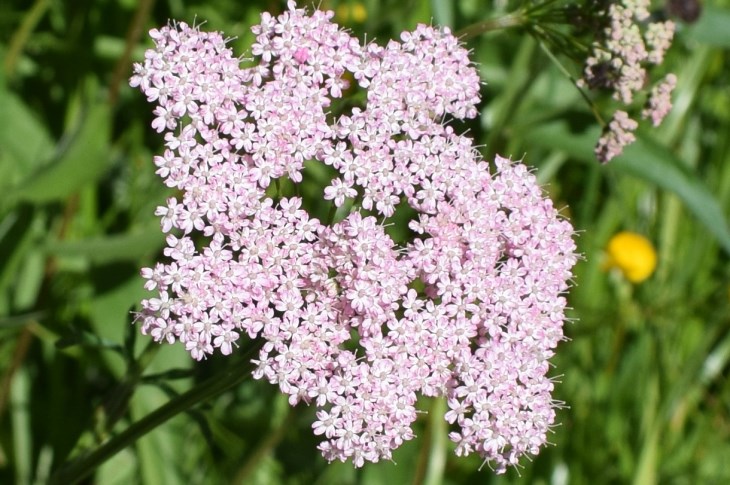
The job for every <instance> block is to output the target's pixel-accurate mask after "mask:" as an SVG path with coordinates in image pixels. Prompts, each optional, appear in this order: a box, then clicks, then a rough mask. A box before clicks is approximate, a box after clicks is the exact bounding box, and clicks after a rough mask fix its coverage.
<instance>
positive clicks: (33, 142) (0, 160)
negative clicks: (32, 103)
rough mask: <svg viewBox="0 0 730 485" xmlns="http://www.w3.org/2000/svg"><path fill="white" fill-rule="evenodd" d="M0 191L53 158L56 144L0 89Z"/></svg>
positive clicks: (26, 110) (17, 101) (16, 100)
mask: <svg viewBox="0 0 730 485" xmlns="http://www.w3.org/2000/svg"><path fill="white" fill-rule="evenodd" d="M0 113H2V114H3V119H4V120H5V122H3V123H0V187H7V186H10V185H12V184H14V183H19V182H20V181H22V180H23V178H25V177H26V176H28V175H30V174H31V173H32V172H33V171H34V170H37V169H38V168H39V167H41V166H42V165H43V164H45V163H46V162H47V161H48V159H49V158H50V157H51V155H52V154H53V147H54V145H55V142H54V140H53V138H52V137H51V135H50V134H49V133H48V131H47V130H46V127H45V126H44V125H43V123H41V122H40V121H39V120H38V119H37V118H36V116H35V114H34V113H33V112H32V110H31V109H30V108H29V107H28V106H26V105H25V104H24V103H23V101H21V100H20V98H18V97H17V96H16V95H15V94H13V93H12V92H10V91H7V90H5V89H3V88H2V86H1V85H0Z"/></svg>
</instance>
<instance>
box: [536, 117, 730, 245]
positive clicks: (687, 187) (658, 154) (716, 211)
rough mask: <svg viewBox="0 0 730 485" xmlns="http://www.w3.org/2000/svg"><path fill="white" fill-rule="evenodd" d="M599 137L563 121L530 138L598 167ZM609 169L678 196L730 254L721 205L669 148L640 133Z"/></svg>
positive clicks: (729, 243)
mask: <svg viewBox="0 0 730 485" xmlns="http://www.w3.org/2000/svg"><path fill="white" fill-rule="evenodd" d="M599 136H600V133H599V131H598V129H590V130H586V131H585V132H583V133H572V132H571V131H570V129H569V127H568V124H567V123H566V122H562V121H561V122H554V123H549V124H546V125H543V126H541V127H539V128H537V129H535V130H533V131H532V132H531V133H530V134H529V135H528V138H529V139H530V140H531V141H533V142H535V143H537V144H539V145H542V146H544V147H548V148H553V149H557V150H561V151H564V152H566V153H568V154H570V155H571V156H573V157H575V158H577V159H580V160H583V161H586V162H588V163H598V162H597V161H596V160H595V157H594V155H593V144H594V143H595V141H596V140H598V137H599ZM606 169H607V170H616V171H619V172H623V173H626V174H629V175H633V176H635V177H638V178H640V179H642V180H645V181H646V182H649V183H652V184H655V185H656V186H658V187H660V188H662V189H665V190H668V191H670V192H672V193H674V194H676V195H677V196H678V197H679V198H680V199H681V200H682V201H683V202H684V204H685V206H686V207H687V209H688V210H689V211H690V212H691V213H692V214H693V215H694V216H695V218H696V219H697V220H698V221H699V222H701V223H702V224H704V226H705V227H706V228H707V230H708V232H709V233H710V234H712V235H713V236H715V238H717V240H718V242H719V243H720V245H721V246H722V247H723V249H725V251H726V252H727V253H728V254H730V228H729V227H728V223H727V220H726V219H725V215H724V213H723V211H722V208H721V207H720V204H719V203H718V201H717V199H716V198H715V197H714V195H713V194H712V193H711V192H710V191H709V189H708V188H707V187H706V186H705V185H704V184H703V183H702V181H701V180H700V179H699V178H698V177H697V175H696V174H695V173H693V172H691V171H689V170H687V168H686V167H685V166H684V165H683V164H682V162H681V161H680V160H679V159H678V158H677V157H676V156H675V155H674V154H672V153H671V152H670V151H669V150H667V148H665V147H663V146H661V145H659V144H657V143H655V142H653V141H652V140H651V139H650V138H648V137H646V136H643V135H642V134H641V133H640V132H639V133H637V140H636V142H635V143H633V144H632V145H629V146H628V147H627V148H626V149H625V150H624V154H623V155H621V156H620V157H617V158H615V159H614V160H612V161H611V162H610V163H609V164H607V165H606Z"/></svg>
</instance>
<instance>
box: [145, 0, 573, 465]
mask: <svg viewBox="0 0 730 485" xmlns="http://www.w3.org/2000/svg"><path fill="white" fill-rule="evenodd" d="M331 17H332V13H331V12H321V11H315V12H313V13H311V14H308V13H307V12H305V11H304V10H301V9H297V8H296V6H295V5H294V3H293V2H291V3H290V4H289V8H288V10H287V11H285V12H284V13H283V14H282V15H280V16H279V17H278V18H274V17H272V16H270V15H269V14H266V13H265V14H263V15H262V16H261V23H260V25H257V26H255V27H254V28H253V32H254V33H255V34H256V43H255V44H254V45H253V47H252V53H253V55H254V56H256V58H255V63H252V66H251V67H247V68H242V67H241V66H240V62H239V59H237V58H235V57H233V55H232V53H231V51H230V49H229V48H228V47H227V45H226V41H225V39H224V38H223V37H222V36H221V35H220V34H219V33H206V32H201V31H200V30H199V29H198V28H196V27H190V26H188V25H187V24H184V23H177V24H173V25H171V26H167V27H164V28H162V29H160V30H153V31H152V32H151V36H152V38H153V39H154V41H155V45H156V47H155V48H154V49H150V50H149V51H147V53H146V56H145V61H144V63H143V64H138V65H136V66H135V75H134V77H133V78H132V80H131V84H132V85H133V86H138V87H139V88H140V89H141V90H142V91H143V92H144V93H145V94H146V95H147V98H148V100H149V101H151V102H155V103H157V105H158V106H157V108H156V109H155V111H154V113H155V116H156V118H155V120H154V121H153V127H154V128H155V129H156V130H157V131H159V132H165V141H166V150H165V152H164V154H163V155H161V156H157V157H155V164H156V165H157V167H158V171H157V173H158V174H159V175H160V176H161V177H162V178H163V179H164V181H165V183H166V184H167V185H168V186H170V187H174V188H176V189H179V191H180V194H181V195H180V199H178V198H170V199H169V200H168V202H167V205H166V206H164V207H160V208H159V209H158V210H157V214H158V215H159V216H160V218H161V224H162V229H163V231H165V232H170V234H169V235H168V238H167V243H168V245H167V248H166V249H165V251H164V254H165V256H166V257H167V258H168V260H167V261H166V262H164V263H162V262H161V263H158V264H157V265H156V266H155V267H153V268H147V269H144V270H143V271H142V275H143V277H144V278H145V279H146V284H145V287H146V288H147V289H148V290H149V291H152V292H154V295H153V296H152V297H150V298H148V299H146V300H144V301H143V302H142V308H143V310H142V312H141V313H140V315H139V321H140V322H141V325H142V331H143V332H144V333H145V334H150V335H151V336H152V337H153V338H154V339H155V340H157V341H167V342H170V343H173V342H176V341H179V342H182V343H183V344H184V345H185V347H186V349H187V350H188V351H190V353H191V355H192V357H193V358H195V359H198V360H200V359H203V358H205V356H206V355H208V354H211V353H212V352H214V351H215V349H219V351H220V352H222V353H223V354H230V353H231V352H232V351H233V350H234V347H235V346H237V342H238V340H239V338H240V336H241V334H243V333H245V334H247V335H248V336H249V337H250V338H252V339H257V338H258V339H263V342H264V343H263V347H262V349H261V352H260V355H259V356H258V358H257V359H256V363H257V365H258V367H257V370H256V371H255V373H254V376H255V377H257V378H266V379H267V380H269V381H270V382H272V383H274V384H277V385H278V386H279V387H280V389H281V390H282V392H284V393H286V394H288V395H289V401H290V403H292V404H296V403H298V402H301V401H304V402H306V403H310V404H314V405H316V406H317V408H318V411H317V421H316V422H315V423H314V424H313V431H314V433H315V434H316V435H321V436H322V437H323V440H324V441H323V442H322V443H321V444H320V449H321V451H322V453H323V455H324V456H325V458H327V459H328V460H330V461H331V460H335V459H338V460H343V461H344V460H352V462H353V463H354V464H355V465H356V466H362V465H363V464H364V462H365V461H372V462H375V461H378V460H381V459H391V457H392V451H393V450H394V449H396V448H397V447H398V446H400V445H401V444H402V443H403V442H404V441H407V440H410V439H412V438H413V437H414V434H413V430H412V428H411V425H412V424H413V422H414V420H415V419H416V413H417V411H416V400H417V396H418V394H419V393H420V394H422V395H425V396H445V397H446V399H447V401H448V406H449V411H448V413H447V414H446V416H445V419H446V420H447V421H448V422H449V423H452V424H453V425H454V431H453V432H452V433H451V435H450V436H451V439H452V440H453V441H455V442H456V443H457V448H456V451H457V454H459V455H466V454H469V453H472V452H476V453H478V454H479V455H481V456H482V457H483V458H484V460H485V461H489V462H490V463H491V464H493V466H494V467H495V468H496V470H497V471H498V472H503V471H504V470H505V468H506V467H507V466H510V465H515V464H517V462H518V459H519V458H520V457H521V456H522V455H524V454H535V453H537V452H538V450H539V448H540V447H541V446H542V445H543V444H544V443H545V442H546V433H547V432H548V431H549V428H550V426H551V425H552V423H553V422H554V418H555V412H554V407H555V404H554V402H553V401H552V398H551V391H552V388H553V383H552V381H551V380H550V378H549V377H548V376H547V372H548V359H549V358H550V357H551V356H552V355H553V352H554V349H555V347H556V345H557V344H558V342H559V341H560V340H561V339H562V337H563V334H562V325H563V320H564V315H563V311H564V308H565V303H566V302H565V299H564V298H563V297H562V294H563V293H564V292H565V291H566V289H567V287H568V286H567V281H568V279H569V278H570V276H571V268H572V266H573V264H574V263H575V259H576V256H575V254H574V251H575V246H574V243H573V241H572V234H573V229H572V227H571V225H570V224H569V223H568V222H567V221H565V220H563V219H561V218H560V217H559V215H558V213H557V211H556V210H555V209H554V208H553V206H552V204H551V202H550V200H549V199H547V198H545V197H544V195H543V194H542V191H541V189H540V188H539V186H538V185H537V182H536V180H535V177H534V176H533V175H532V174H531V173H530V172H529V171H528V170H527V169H526V168H525V166H523V165H521V164H518V163H513V162H511V161H509V160H507V159H503V158H500V157H497V159H496V160H495V166H496V171H495V172H494V173H490V170H489V165H488V164H487V163H486V162H484V161H483V160H481V159H480V157H479V154H478V152H477V151H476V150H475V149H474V147H473V145H472V141H471V140H470V139H469V138H467V137H464V136H461V135H458V134H456V133H455V132H454V130H453V129H452V128H451V127H449V126H447V125H444V123H443V121H444V120H445V119H448V118H466V117H474V116H475V115H476V108H475V105H476V103H477V102H478V94H479V84H480V81H479V77H478V75H477V73H476V70H475V69H474V68H473V67H472V65H471V64H470V62H469V59H468V55H467V52H466V50H465V49H463V48H462V47H461V46H460V45H459V44H458V41H457V39H456V38H455V37H454V36H453V35H451V33H450V32H449V31H448V30H447V29H443V30H438V29H435V28H432V27H428V26H423V25H421V26H419V27H417V28H416V29H415V31H413V32H404V33H403V34H402V35H401V40H400V42H396V41H391V42H389V43H388V44H387V45H386V46H384V47H381V46H378V45H375V44H367V45H361V44H360V43H359V42H358V40H357V39H355V38H353V37H351V36H350V35H349V34H348V33H346V32H344V31H342V30H340V29H339V28H338V27H337V26H336V25H335V24H333V23H332V22H331ZM348 79H354V82H356V83H357V84H358V85H359V87H360V89H363V90H367V104H366V106H364V107H362V108H354V109H352V111H351V112H350V113H348V114H343V115H340V116H333V115H332V114H331V113H329V112H328V111H329V109H330V106H331V103H332V100H333V99H336V98H339V97H341V96H342V95H343V92H344V91H346V90H347V89H348V87H349V83H348ZM305 161H319V162H320V163H323V164H326V165H327V166H329V167H331V168H332V169H333V173H336V174H337V175H336V176H335V177H334V178H333V180H332V182H331V183H330V184H329V185H328V186H327V187H324V190H323V194H321V196H322V198H323V199H327V200H331V201H332V202H331V203H332V204H334V205H335V206H337V207H341V206H342V205H343V204H345V203H346V201H347V200H348V199H354V204H355V207H356V210H354V211H353V212H351V213H350V214H349V215H347V216H346V217H345V218H344V219H343V220H341V221H340V222H336V223H333V224H329V225H328V224H325V223H323V222H322V221H320V220H317V219H316V218H313V217H312V216H310V215H309V214H308V213H307V212H306V211H305V210H304V209H303V207H304V205H303V200H302V198H300V197H294V196H291V197H286V196H284V195H282V194H281V193H279V192H278V191H274V190H273V189H274V188H275V187H277V183H278V181H281V180H282V179H288V180H289V181H290V182H293V183H295V184H299V183H300V182H302V180H303V164H304V162H305ZM275 181H276V182H277V183H275ZM287 183H289V182H287ZM275 192H276V193H275ZM351 202H352V201H351ZM320 203H326V202H320ZM401 207H410V209H409V210H411V211H413V212H415V213H416V214H417V215H416V217H414V218H413V219H412V220H411V222H410V224H409V227H410V230H411V231H412V233H413V238H412V240H411V241H410V242H407V243H404V244H401V245H398V244H396V243H395V242H394V241H393V240H392V238H391V237H390V236H389V235H388V233H387V232H386V230H385V226H384V224H383V222H385V221H388V220H390V217H391V216H392V215H393V214H394V213H395V212H396V211H398V210H399V209H400V208H401Z"/></svg>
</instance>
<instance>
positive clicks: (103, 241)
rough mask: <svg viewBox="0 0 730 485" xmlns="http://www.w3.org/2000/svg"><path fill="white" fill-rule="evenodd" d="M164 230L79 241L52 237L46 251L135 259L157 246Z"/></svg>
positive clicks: (100, 259) (94, 259)
mask: <svg viewBox="0 0 730 485" xmlns="http://www.w3.org/2000/svg"><path fill="white" fill-rule="evenodd" d="M164 241H165V234H163V233H162V231H160V230H159V229H156V230H149V231H145V232H142V233H136V234H121V235H114V236H107V237H99V238H93V239H84V240H81V241H55V242H50V243H48V244H47V245H46V248H45V249H46V251H47V252H48V253H49V254H51V255H53V256H56V257H70V258H79V257H80V258H84V260H86V261H88V262H90V263H95V264H105V263H112V262H117V261H137V260H139V259H140V258H142V257H144V256H147V255H149V254H151V253H154V252H156V251H158V250H159V248H160V247H162V245H163V244H164Z"/></svg>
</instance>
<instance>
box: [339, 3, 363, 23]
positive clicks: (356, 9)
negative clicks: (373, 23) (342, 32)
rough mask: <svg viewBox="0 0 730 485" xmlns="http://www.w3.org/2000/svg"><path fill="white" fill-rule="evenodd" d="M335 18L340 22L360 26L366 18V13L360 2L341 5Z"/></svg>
mask: <svg viewBox="0 0 730 485" xmlns="http://www.w3.org/2000/svg"><path fill="white" fill-rule="evenodd" d="M337 18H338V20H340V21H341V22H350V21H352V22H355V23H358V24H361V23H363V22H365V20H366V19H367V18H368V13H367V10H365V6H364V5H363V4H362V3H360V2H354V3H353V2H348V3H341V4H340V5H339V6H338V7H337Z"/></svg>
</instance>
